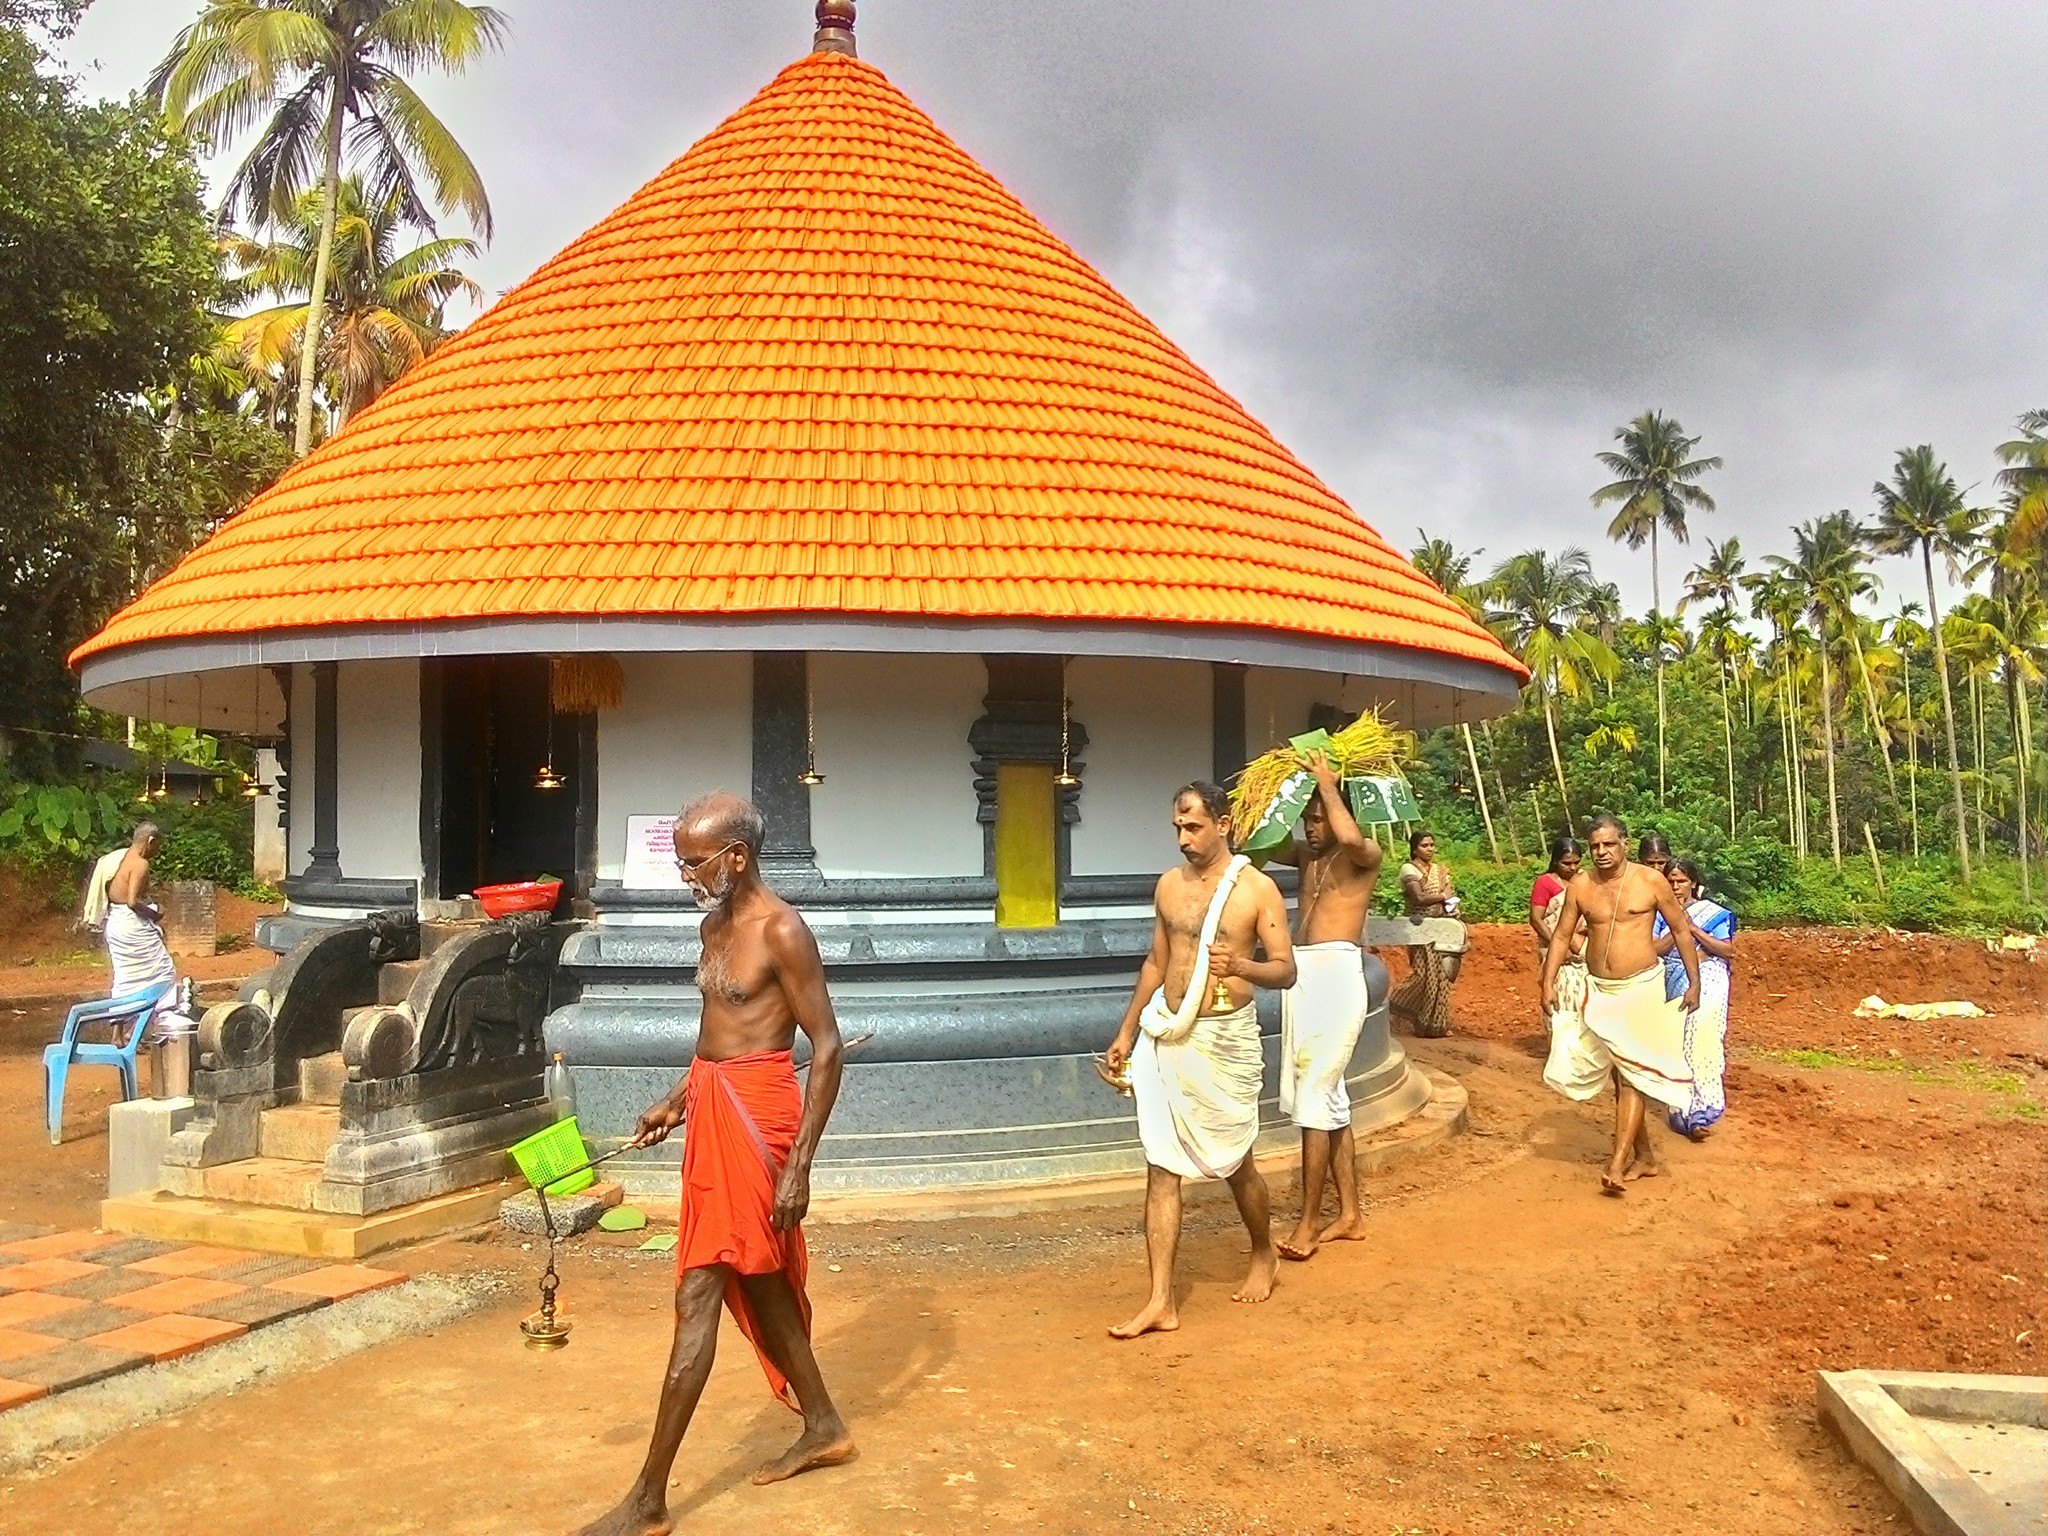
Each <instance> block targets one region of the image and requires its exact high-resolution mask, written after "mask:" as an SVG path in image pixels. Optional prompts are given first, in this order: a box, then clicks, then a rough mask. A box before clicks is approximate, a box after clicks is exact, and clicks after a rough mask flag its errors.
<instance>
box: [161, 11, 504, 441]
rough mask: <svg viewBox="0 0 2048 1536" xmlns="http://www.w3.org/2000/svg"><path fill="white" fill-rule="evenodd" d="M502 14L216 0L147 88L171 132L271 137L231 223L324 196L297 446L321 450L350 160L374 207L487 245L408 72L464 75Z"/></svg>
mask: <svg viewBox="0 0 2048 1536" xmlns="http://www.w3.org/2000/svg"><path fill="white" fill-rule="evenodd" d="M506 26H507V24H506V20H505V17H504V16H503V15H502V14H501V13H500V12H498V11H497V10H495V9H493V8H492V7H490V6H488V5H466V4H462V3H461V0H208V3H207V5H206V8H205V9H204V10H203V11H201V12H200V14H199V17H198V19H197V20H196V21H194V22H193V23H192V24H191V25H190V26H189V27H187V28H185V30H184V31H182V32H180V33H179V34H178V37H177V40H176V41H175V42H174V43H173V44H172V45H171V51H170V53H169V54H168V55H167V56H166V57H165V58H164V61H163V62H162V63H161V64H159V65H158V66H157V69H156V72H155V74H153V75H152V76H151V77H150V81H149V92H150V94H151V95H152V96H153V97H155V98H156V100H157V101H158V102H159V103H160V105H161V106H162V108H163V111H164V114H165V116H166V117H167V118H168V119H169V121H170V123H171V125H172V126H173V127H174V128H176V129H178V130H179V131H181V132H189V133H192V134H194V135H196V136H198V137H199V138H202V139H204V140H206V141H208V142H210V143H215V144H224V143H225V142H227V141H228V140H230V139H233V138H235V137H237V136H238V135H240V134H242V133H243V132H245V131H246V130H248V129H250V128H252V127H256V126H257V125H258V124H259V123H260V124H261V128H260V130H259V132H258V133H257V136H256V141H255V143H254V145H253V146H252V147H251V148H250V150H249V153H248V155H247V156H246V157H245V158H244V159H243V161H242V163H241V166H240V168H239V169H237V170H236V172H235V174H234V176H233V177H232V179H230V181H229V182H228V186H227V192H226V195H225V197H224V198H223V201H222V208H223V212H224V213H227V212H232V211H234V210H236V209H238V208H239V209H241V210H242V211H243V212H244V213H245V214H246V215H247V217H248V219H249V221H250V222H251V223H252V224H254V225H258V226H262V225H266V224H271V223H287V224H288V223H289V222H290V221H291V220H292V219H293V217H294V211H295V207H296V204H297V202H298V199H299V196H300V194H301V193H303V192H305V191H307V190H309V189H317V190H318V191H319V192H320V195H321V217H320V234H319V241H318V244H317V245H316V247H315V254H314V259H313V272H312V279H311V282H310V284H309V286H308V299H307V305H306V321H307V324H306V331H307V335H308V337H309V338H311V341H310V343H309V344H308V345H306V346H304V347H301V348H300V354H301V356H300V366H299V391H298V408H297V411H296V413H295V424H294V431H293V445H294V448H295V450H296V451H297V452H298V453H299V454H301V455H303V454H305V453H306V452H307V450H308V449H309V448H311V447H312V442H313V394H314V389H315V385H316V382H317V380H318V377H319V365H320V353H321V346H320V342H321V340H322V338H323V336H324V331H323V325H324V321H325V311H326V304H327V283H328V270H329V265H330V263H331V261H332V256H333V249H334V229H335V222H336V218H337V214H338V208H339V200H340V194H341V176H342V162H343V158H344V152H346V154H347V156H348V158H350V159H351V160H353V161H354V162H355V163H356V164H357V165H358V166H359V167H360V168H361V170H362V171H363V172H364V173H365V175H366V176H367V179H368V182H369V185H370V186H371V188H372V196H373V198H374V199H376V200H378V201H381V200H382V199H383V198H384V197H385V196H386V195H387V194H392V193H395V194H396V195H397V197H398V200H399V202H398V206H399V209H400V213H401V215H402V216H403V218H404V219H405V220H406V222H408V223H412V224H416V225H418V226H420V227H421V228H425V229H431V228H432V227H433V209H432V207H430V206H429V202H428V196H427V192H426V190H425V189H424V188H423V186H422V182H423V181H424V182H425V183H428V184H430V185H431V188H432V200H433V204H434V205H436V206H438V207H439V208H441V209H443V210H449V209H454V210H458V211H460V212H461V213H462V214H464V215H465V216H466V217H467V218H468V219H469V221H470V225H471V228H472V229H474V230H475V232H476V233H477V234H478V235H480V236H482V237H483V238H485V239H488V238H489V237H490V233H491V205H490V200H489V198H488V197H487V196H486V195H485V193H484V185H483V178H482V177H481V176H480V175H478V173H477V169H476V166H475V165H474V164H473V163H472V162H471V161H470V158H469V155H468V153H467V152H466V151H464V149H463V148H462V146H461V145H460V144H459V143H457V142H456V139H455V136H454V134H452V133H451V132H449V130H448V127H447V125H446V124H444V123H443V122H442V121H441V119H440V118H438V117H436V116H435V115H434V113H433V112H432V110H431V109H429V108H428V106H427V104H426V102H425V101H423V100H422V99H421V98H420V96H419V94H418V93H417V92H416V91H415V90H414V89H413V88H412V86H411V85H410V84H409V83H408V82H407V80H406V78H405V77H406V75H407V74H410V73H416V72H418V71H420V70H423V69H442V70H446V71H449V72H451V73H460V72H461V71H463V70H464V69H466V68H468V66H469V65H470V64H471V63H473V62H474V61H475V60H477V59H478V58H481V57H482V56H483V55H484V54H486V53H489V52H490V51H492V50H493V49H495V48H496V47H498V45H499V44H500V42H502V40H503V39H504V36H505V33H506Z"/></svg>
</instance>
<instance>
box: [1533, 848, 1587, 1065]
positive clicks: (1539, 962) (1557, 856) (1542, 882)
mask: <svg viewBox="0 0 2048 1536" xmlns="http://www.w3.org/2000/svg"><path fill="white" fill-rule="evenodd" d="M1584 858H1585V850H1584V849H1583V848H1582V847H1581V846H1580V844H1579V840H1578V839H1577V838H1576V837H1573V836H1572V835H1571V834H1570V833H1569V832H1561V833H1559V834H1558V835H1557V836H1556V837H1555V838H1553V839H1552V840H1551V844H1550V867H1549V868H1548V869H1546V870H1545V871H1544V872H1543V873H1542V874H1540V875H1538V876H1537V877H1536V886H1535V889H1534V890H1532V891H1530V893H1529V928H1530V931H1531V932H1532V933H1534V934H1535V936H1536V970H1537V975H1538V977H1539V979H1540V977H1541V975H1542V971H1543V957H1544V956H1545V955H1546V954H1548V953H1549V951H1550V936H1551V935H1552V934H1553V933H1555V932H1556V931H1557V920H1558V918H1560V917H1561V916H1563V915H1564V888H1565V887H1566V886H1567V885H1569V884H1571V879H1572V876H1573V875H1576V874H1577V873H1578V872H1579V865H1580V864H1581V863H1582V862H1583V860H1584ZM1585 954H1586V925H1585V924H1584V923H1583V922H1582V923H1580V924H1579V931H1578V932H1577V933H1576V934H1574V935H1573V936H1572V947H1571V952H1570V953H1569V954H1568V955H1566V956H1565V962H1564V965H1563V967H1562V969H1560V970H1559V972H1558V975H1557V1007H1558V1011H1559V1012H1560V1013H1577V1012H1578V1011H1579V1010H1580V1009H1581V1008H1583V1007H1584V1006H1585V1003H1586V961H1585ZM1539 990H1540V989H1539ZM1543 1022H1544V1025H1545V1027H1548V1026H1549V1024H1550V1019H1549V1018H1548V1017H1546V1018H1545V1019H1544V1021H1543Z"/></svg>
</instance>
